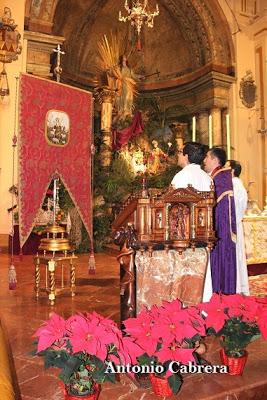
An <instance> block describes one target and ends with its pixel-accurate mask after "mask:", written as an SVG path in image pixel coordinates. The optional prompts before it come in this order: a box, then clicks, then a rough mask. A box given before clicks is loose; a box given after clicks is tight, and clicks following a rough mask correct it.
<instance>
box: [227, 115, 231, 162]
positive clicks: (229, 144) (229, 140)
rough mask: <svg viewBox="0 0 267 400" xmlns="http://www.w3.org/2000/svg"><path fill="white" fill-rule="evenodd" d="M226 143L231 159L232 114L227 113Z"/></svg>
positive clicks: (228, 156) (228, 155)
mask: <svg viewBox="0 0 267 400" xmlns="http://www.w3.org/2000/svg"><path fill="white" fill-rule="evenodd" d="M226 145H227V158H228V160H230V159H231V137H230V115H229V114H226Z"/></svg>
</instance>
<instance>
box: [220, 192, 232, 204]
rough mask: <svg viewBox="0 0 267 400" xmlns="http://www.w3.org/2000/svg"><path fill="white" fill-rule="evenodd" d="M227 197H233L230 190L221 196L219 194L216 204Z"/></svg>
mask: <svg viewBox="0 0 267 400" xmlns="http://www.w3.org/2000/svg"><path fill="white" fill-rule="evenodd" d="M227 195H229V196H231V197H233V195H234V192H233V191H232V190H226V191H225V192H222V194H220V196H219V197H218V199H217V204H218V203H219V202H220V201H221V200H222V199H223V198H224V197H225V196H227Z"/></svg>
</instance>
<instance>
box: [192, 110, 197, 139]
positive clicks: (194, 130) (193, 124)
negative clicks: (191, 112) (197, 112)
mask: <svg viewBox="0 0 267 400" xmlns="http://www.w3.org/2000/svg"><path fill="white" fill-rule="evenodd" d="M195 141H196V117H195V116H194V117H193V118H192V142H195Z"/></svg>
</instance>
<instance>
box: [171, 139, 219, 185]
mask: <svg viewBox="0 0 267 400" xmlns="http://www.w3.org/2000/svg"><path fill="white" fill-rule="evenodd" d="M205 150H206V149H205V146H203V145H202V144H200V143H197V142H187V143H185V145H184V147H183V149H180V150H178V165H179V167H182V168H183V169H182V170H181V171H179V172H177V174H176V175H175V176H174V178H173V180H172V181H171V185H172V186H173V187H174V188H175V189H179V188H186V187H187V186H188V185H192V186H193V188H195V189H197V190H199V191H201V192H209V191H210V186H211V183H212V180H211V178H210V176H209V175H208V174H207V173H206V172H205V171H203V169H201V166H200V165H201V163H202V162H203V160H204V158H205V155H206V151H205Z"/></svg>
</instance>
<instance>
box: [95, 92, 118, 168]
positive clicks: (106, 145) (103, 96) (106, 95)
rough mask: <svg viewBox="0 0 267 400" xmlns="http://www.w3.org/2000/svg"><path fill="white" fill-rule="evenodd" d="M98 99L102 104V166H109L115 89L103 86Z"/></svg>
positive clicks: (98, 93)
mask: <svg viewBox="0 0 267 400" xmlns="http://www.w3.org/2000/svg"><path fill="white" fill-rule="evenodd" d="M96 93H97V99H98V101H99V103H100V104H101V132H102V145H101V148H100V151H101V158H100V163H101V165H102V167H109V166H110V164H111V160H112V131H111V124H112V110H113V103H114V99H115V91H114V90H111V89H109V88H108V87H102V88H99V89H98V90H97V92H96Z"/></svg>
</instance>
